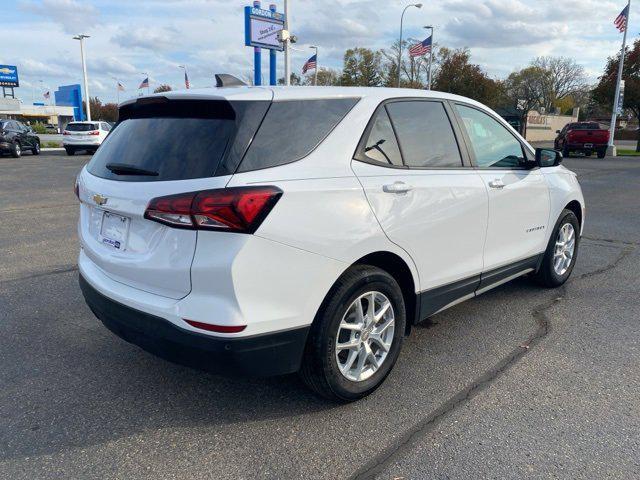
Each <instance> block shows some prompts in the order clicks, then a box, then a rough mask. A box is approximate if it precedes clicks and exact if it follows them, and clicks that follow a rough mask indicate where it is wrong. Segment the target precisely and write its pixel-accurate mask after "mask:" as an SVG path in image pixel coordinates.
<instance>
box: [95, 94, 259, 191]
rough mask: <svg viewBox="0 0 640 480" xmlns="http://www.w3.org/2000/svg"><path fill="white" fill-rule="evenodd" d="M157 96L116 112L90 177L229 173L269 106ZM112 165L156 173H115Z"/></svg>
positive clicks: (150, 177) (175, 177) (128, 178)
mask: <svg viewBox="0 0 640 480" xmlns="http://www.w3.org/2000/svg"><path fill="white" fill-rule="evenodd" d="M159 98H160V99H158V97H155V101H153V100H152V101H151V102H148V103H145V102H142V103H140V102H137V103H135V104H133V105H126V106H124V107H123V108H121V110H120V112H119V113H120V119H119V121H118V123H117V125H116V126H115V127H114V128H113V129H112V130H111V132H110V133H109V135H108V136H107V138H106V139H105V141H104V142H103V143H102V145H101V146H100V148H99V149H98V151H97V152H96V154H95V155H94V156H93V158H92V159H91V161H90V163H89V165H88V167H87V168H88V170H89V172H90V173H91V174H93V175H96V176H98V177H102V178H107V179H112V180H120V181H134V182H149V181H167V180H187V179H193V178H205V177H211V176H214V175H228V174H231V173H233V172H234V171H235V169H236V168H237V166H238V164H239V162H240V159H241V158H242V156H243V155H244V153H245V152H246V148H247V146H248V145H249V142H250V141H251V138H252V137H253V136H254V135H255V132H256V130H257V129H258V126H259V125H260V121H261V120H262V119H263V118H264V115H265V113H266V111H267V108H268V107H269V102H263V101H238V102H228V101H224V100H211V101H203V100H172V101H168V100H166V99H164V100H162V98H163V97H159ZM114 163H115V164H118V165H126V166H127V167H133V168H135V169H139V170H145V171H148V172H154V173H156V175H131V174H122V172H118V173H120V174H117V173H114V172H113V171H112V170H113V164H114ZM110 165H111V167H112V168H111V169H109V168H108V167H109V166H110Z"/></svg>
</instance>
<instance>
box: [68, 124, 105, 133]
mask: <svg viewBox="0 0 640 480" xmlns="http://www.w3.org/2000/svg"><path fill="white" fill-rule="evenodd" d="M97 129H98V127H97V126H96V124H95V123H70V124H69V125H67V130H68V131H70V132H90V131H91V130H97Z"/></svg>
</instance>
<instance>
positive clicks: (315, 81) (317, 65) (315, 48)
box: [309, 45, 320, 87]
mask: <svg viewBox="0 0 640 480" xmlns="http://www.w3.org/2000/svg"><path fill="white" fill-rule="evenodd" d="M309 48H313V49H314V50H315V52H316V53H315V55H316V71H315V72H314V74H313V86H314V87H317V86H318V68H319V65H320V64H319V63H318V47H316V46H315V45H311V46H310V47H309Z"/></svg>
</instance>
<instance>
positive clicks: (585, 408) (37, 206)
mask: <svg viewBox="0 0 640 480" xmlns="http://www.w3.org/2000/svg"><path fill="white" fill-rule="evenodd" d="M89 158H90V157H88V156H74V157H66V156H63V155H40V156H31V155H25V156H24V157H22V158H21V159H13V158H9V157H0V219H1V221H0V259H1V261H0V478H2V479H5V478H6V479H22V478H24V479H34V478H51V479H54V478H56V479H57V478H127V479H131V478H153V479H157V478H162V479H164V478H180V479H183V478H203V479H204V478H233V479H242V478H247V479H250V478H273V479H282V478H300V479H310V478H318V479H338V478H374V477H375V478H381V479H392V478H394V479H401V478H405V479H414V478H415V479H422V478H442V479H445V478H446V479H468V478H522V477H526V478H571V479H575V478H585V479H587V478H589V479H592V478H639V477H640V453H639V452H640V340H639V338H640V301H639V299H638V292H640V273H639V267H640V248H639V247H640V215H638V211H639V209H640V160H634V159H628V158H617V159H604V160H598V159H593V158H592V159H586V158H579V159H567V160H566V161H565V164H566V165H567V166H568V167H569V168H571V169H573V170H575V171H577V172H578V173H579V176H580V181H581V184H582V186H583V190H584V193H585V197H586V201H587V220H586V229H585V236H584V238H583V240H582V242H581V244H580V251H579V260H578V263H577V266H576V269H575V270H574V273H573V276H572V278H571V280H570V281H569V282H568V283H567V284H566V285H565V286H564V287H563V288H560V289H557V290H545V289H541V288H539V287H538V286H536V285H535V284H533V283H531V282H530V281H529V280H528V279H526V278H525V279H519V280H516V281H514V282H511V283H509V284H507V285H504V286H502V287H499V288H497V289H495V290H493V291H491V292H489V293H486V294H485V295H482V296H481V297H479V298H477V299H474V300H470V301H468V302H465V303H463V304H460V305H458V306H456V307H454V308H452V309H449V310H447V311H445V312H443V313H441V314H439V315H437V316H435V317H433V318H432V319H431V321H430V322H427V323H425V324H423V325H421V326H419V327H417V328H415V329H414V330H413V332H412V334H411V336H410V337H409V338H407V340H406V342H405V344H404V347H403V351H402V354H401V356H400V359H399V361H398V364H397V365H396V367H395V368H394V370H393V372H392V373H391V375H390V376H389V378H388V379H387V381H386V382H385V384H384V385H383V386H382V387H381V388H380V389H378V390H377V391H376V392H375V393H374V394H373V395H371V396H370V397H368V398H366V399H364V400H362V401H360V402H357V403H353V404H349V405H337V404H332V403H327V402H326V401H324V400H322V399H319V398H317V397H315V396H314V395H313V394H311V393H310V392H308V391H307V390H306V389H305V388H304V387H303V386H302V385H301V383H300V382H299V381H298V379H297V377H296V376H295V375H291V376H286V377H281V378H272V379H238V378H225V377H220V376H214V375H210V374H206V373H202V372H199V371H194V370H190V369H187V368H183V367H180V366H177V365H173V364H170V363H168V362H165V361H163V360H160V359H158V358H156V357H153V356H151V355H149V354H147V353H145V352H143V351H142V350H140V349H138V348H137V347H135V346H133V345H130V344H128V343H126V342H124V341H122V340H120V339H119V338H117V337H115V336H114V335H112V334H111V333H110V332H108V331H107V330H106V329H105V328H104V327H103V326H102V325H101V324H100V323H99V322H98V321H97V320H96V319H95V318H94V316H93V315H92V313H91V312H90V311H89V309H88V308H87V307H86V305H85V304H84V301H83V300H82V297H81V294H80V291H79V288H78V285H77V277H78V274H77V269H76V265H75V260H76V255H77V250H78V243H77V238H76V231H75V229H76V226H75V223H76V220H77V212H78V205H77V201H76V198H75V196H74V194H73V182H74V178H75V175H76V174H77V172H78V171H79V170H80V168H81V167H82V165H84V163H86V162H87V161H88V159H89Z"/></svg>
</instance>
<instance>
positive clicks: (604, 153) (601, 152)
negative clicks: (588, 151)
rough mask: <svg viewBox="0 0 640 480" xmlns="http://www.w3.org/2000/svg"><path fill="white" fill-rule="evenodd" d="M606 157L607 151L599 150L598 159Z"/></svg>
mask: <svg viewBox="0 0 640 480" xmlns="http://www.w3.org/2000/svg"><path fill="white" fill-rule="evenodd" d="M606 156H607V151H606V150H601V151H599V152H598V158H604V157H606Z"/></svg>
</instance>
